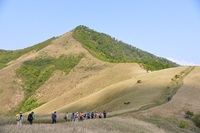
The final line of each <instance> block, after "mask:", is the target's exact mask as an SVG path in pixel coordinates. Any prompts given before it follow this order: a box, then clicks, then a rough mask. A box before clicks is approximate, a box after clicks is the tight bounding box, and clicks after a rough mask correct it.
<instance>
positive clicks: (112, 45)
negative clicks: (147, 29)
mask: <svg viewBox="0 0 200 133" xmlns="http://www.w3.org/2000/svg"><path fill="white" fill-rule="evenodd" d="M73 37H74V38H75V39H76V40H77V41H79V42H81V43H82V44H83V47H84V48H86V49H87V50H88V51H89V52H90V53H91V54H92V55H93V56H95V57H97V58H99V59H101V60H104V61H109V62H136V63H141V64H142V65H143V67H144V68H145V69H147V70H151V71H152V70H160V69H165V68H170V67H175V66H178V65H177V64H176V63H173V62H171V61H169V60H167V59H164V58H160V57H157V56H155V55H153V54H150V53H148V52H146V51H142V50H140V49H138V48H136V47H133V46H131V45H128V44H126V43H124V42H122V41H118V40H116V39H115V38H112V37H110V36H109V35H106V34H104V33H98V32H96V31H94V30H91V29H89V28H87V27H85V26H78V27H77V28H76V29H75V30H74V32H73Z"/></svg>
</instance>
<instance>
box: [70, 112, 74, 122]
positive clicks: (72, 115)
mask: <svg viewBox="0 0 200 133" xmlns="http://www.w3.org/2000/svg"><path fill="white" fill-rule="evenodd" d="M71 120H72V122H74V113H72V114H71Z"/></svg>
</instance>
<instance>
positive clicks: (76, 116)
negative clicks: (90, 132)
mask: <svg viewBox="0 0 200 133" xmlns="http://www.w3.org/2000/svg"><path fill="white" fill-rule="evenodd" d="M78 117H79V116H78V112H76V114H75V122H78Z"/></svg>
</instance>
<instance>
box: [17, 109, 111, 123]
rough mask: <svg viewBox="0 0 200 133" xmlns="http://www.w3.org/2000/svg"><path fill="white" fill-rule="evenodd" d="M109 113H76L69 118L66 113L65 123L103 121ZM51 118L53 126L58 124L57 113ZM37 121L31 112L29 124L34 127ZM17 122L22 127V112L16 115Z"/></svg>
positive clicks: (28, 118)
mask: <svg viewBox="0 0 200 133" xmlns="http://www.w3.org/2000/svg"><path fill="white" fill-rule="evenodd" d="M106 116H107V113H106V111H103V112H99V113H98V112H97V111H96V112H91V113H90V112H84V113H83V112H76V113H71V115H70V116H69V113H68V112H66V114H65V116H64V119H65V121H67V122H68V121H72V122H78V121H84V120H87V119H97V118H98V119H101V118H106ZM51 118H52V124H55V123H56V120H57V114H56V111H55V112H54V113H52V114H51ZM34 119H35V114H34V112H31V113H30V114H29V115H28V117H27V120H28V121H29V124H30V125H32V124H33V120H34ZM16 121H17V125H22V121H23V115H22V112H19V113H18V114H16Z"/></svg>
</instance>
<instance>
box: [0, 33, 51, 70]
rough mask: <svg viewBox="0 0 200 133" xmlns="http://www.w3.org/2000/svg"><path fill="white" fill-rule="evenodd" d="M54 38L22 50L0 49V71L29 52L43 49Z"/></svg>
mask: <svg viewBox="0 0 200 133" xmlns="http://www.w3.org/2000/svg"><path fill="white" fill-rule="evenodd" d="M54 39H55V37H52V38H50V39H48V40H46V41H44V42H41V43H38V44H36V45H34V46H31V47H28V48H24V49H21V50H2V49H0V69H1V68H4V67H6V66H7V65H6V64H7V63H8V62H10V61H12V60H15V59H17V58H19V57H20V56H22V55H24V54H27V53H29V52H30V51H39V50H41V49H43V48H44V47H46V46H48V45H50V44H51V42H52V40H54Z"/></svg>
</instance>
